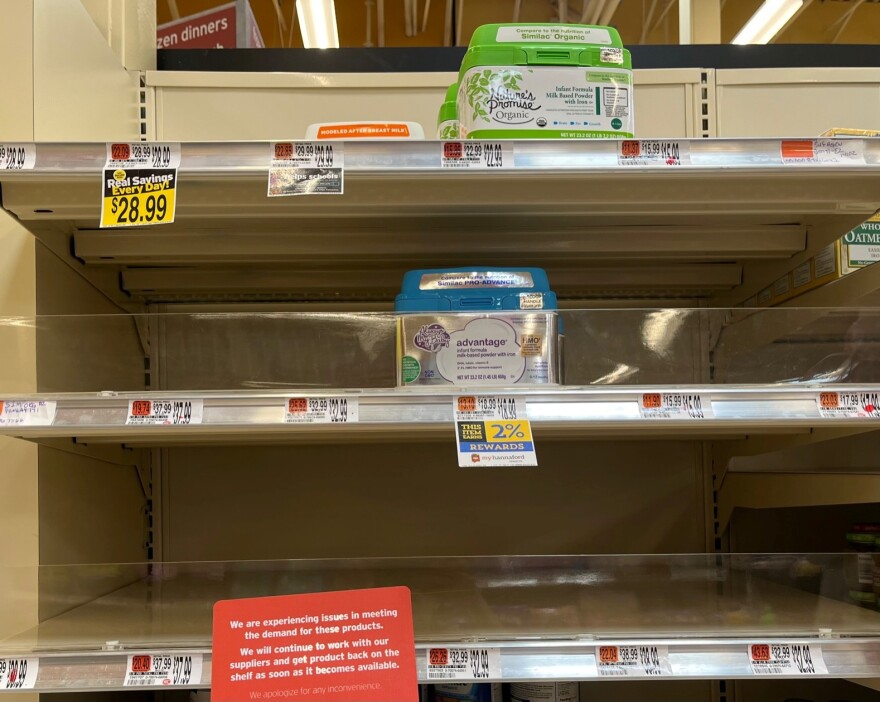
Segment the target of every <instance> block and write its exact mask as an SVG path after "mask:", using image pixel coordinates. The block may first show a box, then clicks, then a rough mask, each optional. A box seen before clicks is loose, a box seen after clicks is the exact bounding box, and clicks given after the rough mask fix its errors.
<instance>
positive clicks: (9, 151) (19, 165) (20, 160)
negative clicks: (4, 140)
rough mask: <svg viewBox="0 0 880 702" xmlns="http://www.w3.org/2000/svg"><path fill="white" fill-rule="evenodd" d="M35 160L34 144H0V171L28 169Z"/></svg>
mask: <svg viewBox="0 0 880 702" xmlns="http://www.w3.org/2000/svg"><path fill="white" fill-rule="evenodd" d="M36 162H37V145H36V144H0V171H30V170H33V168H34V165H35V164H36Z"/></svg>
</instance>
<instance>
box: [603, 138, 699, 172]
mask: <svg viewBox="0 0 880 702" xmlns="http://www.w3.org/2000/svg"><path fill="white" fill-rule="evenodd" d="M690 162H691V152H690V144H689V143H688V142H687V141H664V140H657V139H651V140H646V139H642V140H626V141H621V142H620V145H619V146H618V151H617V163H618V165H621V166H664V167H668V166H686V165H690Z"/></svg>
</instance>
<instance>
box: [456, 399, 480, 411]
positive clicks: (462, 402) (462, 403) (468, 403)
mask: <svg viewBox="0 0 880 702" xmlns="http://www.w3.org/2000/svg"><path fill="white" fill-rule="evenodd" d="M458 411H459V412H476V411H477V398H476V397H459V398H458Z"/></svg>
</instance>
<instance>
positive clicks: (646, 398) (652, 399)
mask: <svg viewBox="0 0 880 702" xmlns="http://www.w3.org/2000/svg"><path fill="white" fill-rule="evenodd" d="M662 406H663V397H662V396H661V395H660V393H659V392H649V393H645V394H644V395H642V407H644V408H645V409H659V408H660V407H662Z"/></svg>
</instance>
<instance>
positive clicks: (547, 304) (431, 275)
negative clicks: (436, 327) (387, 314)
mask: <svg viewBox="0 0 880 702" xmlns="http://www.w3.org/2000/svg"><path fill="white" fill-rule="evenodd" d="M556 306H557V302H556V293H554V292H553V291H551V290H550V282H549V281H548V280H547V274H546V273H545V272H544V270H543V269H541V268H494V267H482V266H480V267H467V268H425V269H420V270H415V271H409V272H408V273H407V274H406V275H405V276H404V277H403V289H402V290H401V292H400V294H399V295H398V296H397V297H396V298H395V299H394V309H395V310H396V311H397V312H442V311H452V312H484V311H486V312H490V311H493V310H511V311H513V310H529V311H537V310H551V311H553V310H556Z"/></svg>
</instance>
